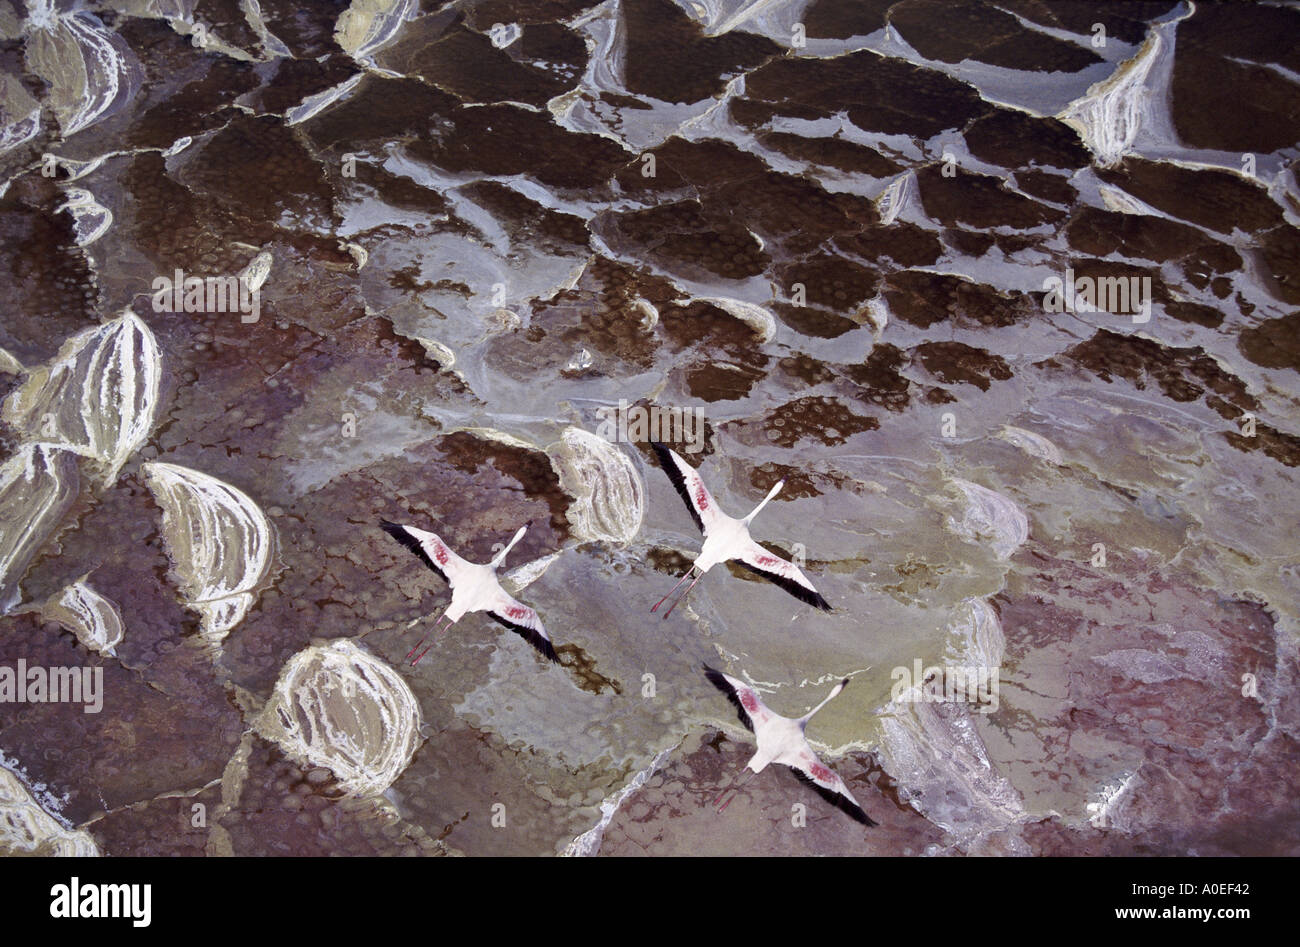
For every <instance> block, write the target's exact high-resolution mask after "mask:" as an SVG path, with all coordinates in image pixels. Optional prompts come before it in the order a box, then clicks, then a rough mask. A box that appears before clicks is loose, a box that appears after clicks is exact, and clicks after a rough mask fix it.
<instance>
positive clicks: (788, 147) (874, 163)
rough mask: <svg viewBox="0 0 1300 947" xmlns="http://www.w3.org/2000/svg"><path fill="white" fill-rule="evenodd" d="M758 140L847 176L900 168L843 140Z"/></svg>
mask: <svg viewBox="0 0 1300 947" xmlns="http://www.w3.org/2000/svg"><path fill="white" fill-rule="evenodd" d="M805 25H806V24H805ZM758 140H759V141H760V142H762V144H763V145H765V146H766V147H768V148H771V149H773V150H775V151H779V152H781V154H783V155H786V156H787V157H790V158H795V159H797V160H799V161H808V162H812V163H813V164H819V165H821V166H823V167H827V168H835V169H836V170H839V171H846V172H848V173H850V174H865V175H868V176H870V177H873V178H885V177H893V176H894V175H896V174H898V173H899V172H901V171H902V170H903V166H902V165H900V164H898V163H897V162H895V161H892V160H890V159H889V158H886V157H885V156H884V155H882V154H881V153H880V152H879V151H876V150H875V149H874V148H868V147H867V146H865V145H859V144H855V143H854V142H851V141H845V140H844V139H843V138H805V137H803V136H802V135H791V134H788V133H786V132H765V133H763V134H760V135H759V136H758Z"/></svg>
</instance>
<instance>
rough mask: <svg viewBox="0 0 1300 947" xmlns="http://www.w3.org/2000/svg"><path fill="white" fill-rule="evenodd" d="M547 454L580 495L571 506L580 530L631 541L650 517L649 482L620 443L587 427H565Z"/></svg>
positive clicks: (568, 487) (564, 482)
mask: <svg viewBox="0 0 1300 947" xmlns="http://www.w3.org/2000/svg"><path fill="white" fill-rule="evenodd" d="M547 454H548V455H549V456H550V459H551V466H552V467H554V468H555V472H556V473H558V474H559V475H560V486H561V487H562V488H563V489H564V491H565V492H566V493H568V494H569V495H570V496H572V497H573V498H574V502H573V503H572V505H570V507H569V510H568V517H569V522H570V523H571V524H572V525H573V532H574V535H576V536H578V537H579V538H581V539H596V540H602V541H604V542H613V543H627V542H631V541H632V539H633V538H634V537H635V536H636V534H637V533H638V532H640V530H641V520H642V518H643V517H644V516H645V484H643V483H642V482H641V475H640V474H638V473H637V471H636V468H635V467H634V466H632V461H631V460H629V459H628V457H627V455H626V454H625V453H623V451H621V450H620V449H619V448H618V447H616V446H615V445H613V444H611V443H610V442H609V441H606V440H604V439H603V438H600V437H597V436H596V435H595V434H591V433H589V432H587V431H584V430H582V429H581V428H576V427H569V428H565V430H564V433H563V434H562V435H561V436H560V442H559V443H558V444H556V445H553V446H552V447H551V448H550V449H549V450H548V451H547Z"/></svg>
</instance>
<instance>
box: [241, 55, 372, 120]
mask: <svg viewBox="0 0 1300 947" xmlns="http://www.w3.org/2000/svg"><path fill="white" fill-rule="evenodd" d="M273 68H274V70H275V71H274V73H273V74H272V75H271V77H270V78H269V79H267V80H266V81H265V82H264V83H263V84H262V85H261V86H259V87H258V88H257V89H256V91H255V92H253V93H252V94H250V95H247V96H244V98H243V101H242V103H241V104H246V105H250V106H252V107H253V108H254V109H255V110H256V111H257V112H271V113H274V114H277V115H283V114H284V113H285V112H287V111H288V110H289V109H291V108H294V107H295V106H297V105H299V104H300V103H301V102H302V101H303V100H304V99H306V98H307V97H308V96H312V95H316V94H317V93H318V92H324V91H325V90H326V89H331V88H333V87H334V86H337V85H341V84H342V83H344V82H346V81H347V80H348V79H350V78H351V77H352V76H354V75H356V74H357V72H358V71H359V69H358V67H357V65H356V64H355V63H354V62H352V61H351V60H348V59H344V58H343V57H341V56H340V57H336V58H332V59H326V60H325V61H323V62H317V61H316V60H314V59H307V60H302V59H280V60H278V61H277V62H276V64H275V65H274V67H273Z"/></svg>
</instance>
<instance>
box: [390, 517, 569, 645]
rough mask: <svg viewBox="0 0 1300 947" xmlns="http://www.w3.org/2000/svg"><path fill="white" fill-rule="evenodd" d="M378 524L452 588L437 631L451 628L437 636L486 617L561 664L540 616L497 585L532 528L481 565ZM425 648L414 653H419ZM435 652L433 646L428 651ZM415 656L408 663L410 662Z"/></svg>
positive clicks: (418, 535) (438, 543) (425, 537)
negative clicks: (474, 615)
mask: <svg viewBox="0 0 1300 947" xmlns="http://www.w3.org/2000/svg"><path fill="white" fill-rule="evenodd" d="M379 524H380V526H381V527H383V529H384V531H385V532H386V533H388V534H389V535H390V536H392V537H393V538H394V539H396V540H397V541H398V542H400V543H401V544H402V545H403V546H405V547H406V548H407V549H409V550H411V552H413V553H415V555H416V556H418V557H419V558H420V559H421V561H423V562H424V564H425V565H427V566H428V567H429V568H430V569H432V570H433V571H434V572H436V573H438V575H440V576H442V579H443V581H445V582H446V583H447V584H448V585H449V586H450V587H451V604H450V605H448V606H447V610H446V611H445V612H443V614H442V616H441V617H440V618H439V619H438V623H437V625H435V626H434V627H435V629H437V627H438V625H441V624H442V622H443V621H444V620H445V621H446V622H447V625H446V627H445V628H442V629H441V630H440V631H438V634H441V633H442V632H444V631H446V630H447V628H450V627H451V626H452V625H454V624H455V623H456V622H458V621H460V619H461V618H462V617H464V616H465V615H467V614H469V613H470V612H487V613H488V615H489V616H491V617H492V618H493V619H495V620H496V621H498V622H500V623H501V624H503V625H505V626H506V627H507V628H509V629H510V630H511V631H514V632H516V633H518V634H519V635H521V636H523V638H524V639H525V640H527V641H528V643H529V644H531V645H532V646H533V647H534V648H536V649H537V650H538V651H540V652H541V653H542V654H543V655H544V656H545V657H547V658H549V659H550V660H552V661H556V662H558V661H559V660H560V659H559V657H558V656H557V655H556V653H555V647H554V646H553V645H552V644H551V638H550V636H549V635H548V634H547V633H546V629H545V628H544V627H543V626H542V620H541V619H540V618H539V617H538V616H537V612H535V611H533V609H531V608H529V607H528V606H527V605H524V604H523V603H521V602H518V601H516V600H515V599H514V598H512V597H511V596H510V595H508V594H507V593H506V590H505V589H503V588H501V583H500V582H498V581H497V568H498V567H499V566H500V565H501V563H503V562H504V561H505V558H506V556H507V554H509V552H510V550H511V549H512V548H514V545H515V543H517V542H519V540H521V539H523V537H524V533H526V532H527V531H528V527H527V526H521V527H519V529H518V531H517V532H516V533H515V535H514V538H513V539H511V540H510V542H509V543H507V544H506V547H505V548H504V549H502V550H501V551H500V552H499V553H497V554H496V556H495V557H493V559H492V561H491V562H489V563H486V564H483V565H479V564H478V563H474V562H469V561H468V560H466V559H462V558H461V557H460V556H458V555H456V553H454V552H452V550H451V547H450V546H448V545H447V544H446V543H445V542H443V541H442V540H441V539H440V538H438V536H437V535H436V534H434V533H431V532H429V531H428V530H423V529H417V528H415V527H414V526H403V525H400V524H398V523H390V522H389V521H388V520H380V521H379ZM426 637H427V636H426ZM423 643H424V638H421V639H420V644H423ZM420 644H417V645H416V646H415V648H419V647H420ZM432 647H433V645H430V646H429V648H432ZM415 648H412V649H411V654H415ZM429 648H425V649H424V651H421V652H420V654H419V656H417V657H416V658H415V660H414V661H412V662H411V664H413V665H414V664H415V663H417V662H418V661H419V660H420V658H422V657H424V655H425V654H426V653H427V652H428V650H429ZM411 654H408V655H407V657H408V658H409V657H410V656H411Z"/></svg>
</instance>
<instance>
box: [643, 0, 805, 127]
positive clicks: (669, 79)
mask: <svg viewBox="0 0 1300 947" xmlns="http://www.w3.org/2000/svg"><path fill="white" fill-rule="evenodd" d="M620 9H621V11H622V14H623V26H624V29H625V30H626V31H627V58H626V60H625V61H624V77H625V82H626V87H627V91H629V92H633V93H636V94H639V95H649V96H653V97H654V98H656V99H661V100H663V101H665V102H699V101H700V100H701V99H707V98H711V97H712V96H715V95H717V94H718V93H719V92H721V91H722V90H723V88H724V87H725V86H726V83H727V80H728V79H730V78H732V77H733V76H735V75H737V74H739V73H741V72H744V71H746V70H748V69H752V68H753V67H754V66H757V65H758V64H759V63H761V62H763V61H764V60H765V59H768V58H769V57H772V56H779V55H781V54H782V53H784V52H785V50H783V49H782V48H781V47H780V46H777V45H776V44H775V43H773V42H772V41H771V40H769V39H766V38H764V37H761V36H754V35H753V34H750V33H744V32H739V31H736V32H730V33H726V34H724V35H722V36H716V37H706V36H704V35H703V32H702V31H701V29H700V27H699V25H698V24H697V23H696V22H695V21H694V20H692V19H691V18H690V17H688V16H687V15H686V14H685V12H683V10H682V9H681V7H679V6H677V4H675V3H672V2H670V0H623V2H622V4H621V6H620Z"/></svg>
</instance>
